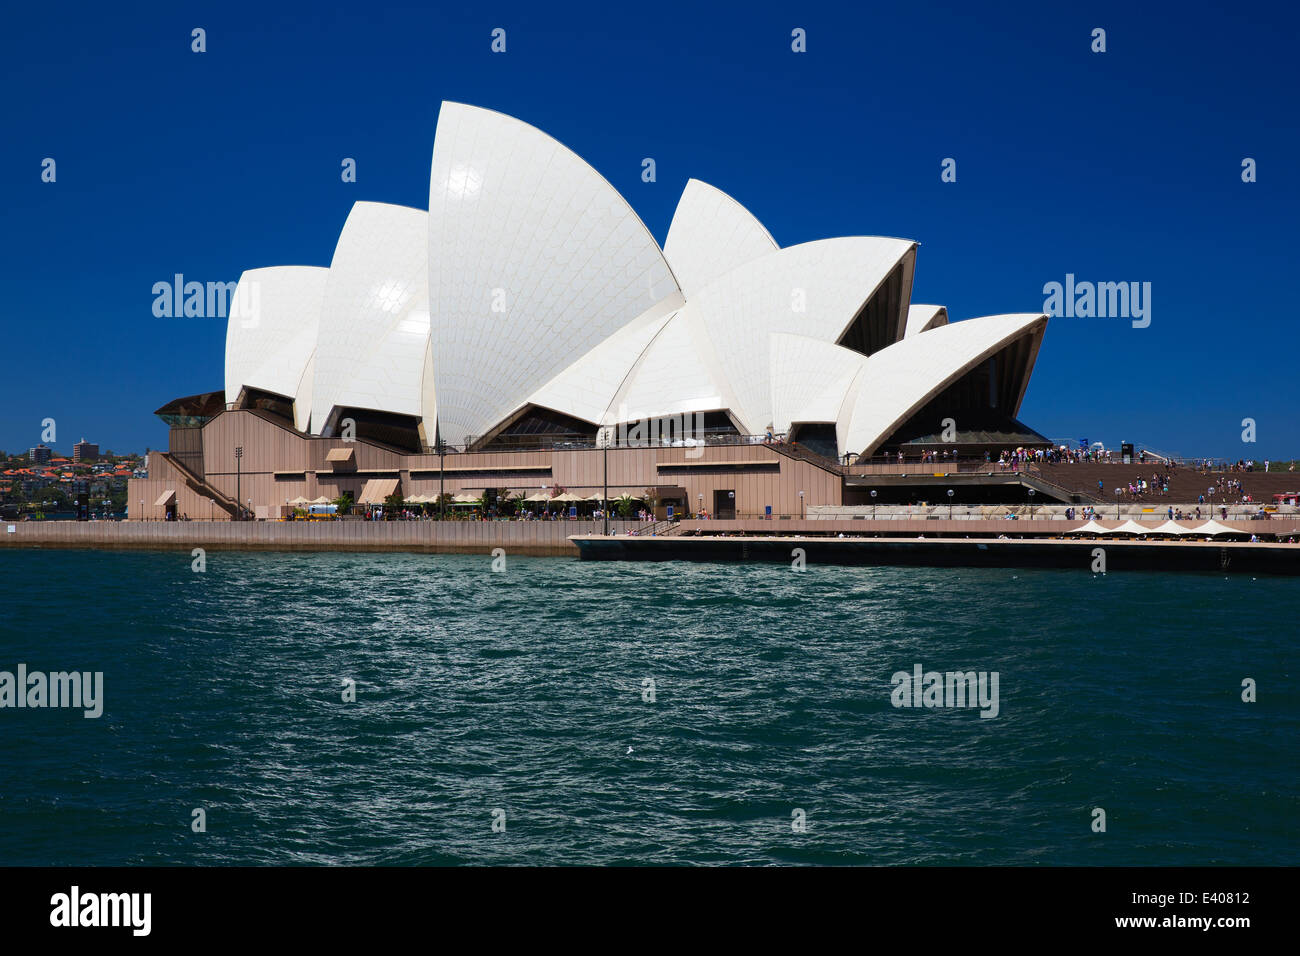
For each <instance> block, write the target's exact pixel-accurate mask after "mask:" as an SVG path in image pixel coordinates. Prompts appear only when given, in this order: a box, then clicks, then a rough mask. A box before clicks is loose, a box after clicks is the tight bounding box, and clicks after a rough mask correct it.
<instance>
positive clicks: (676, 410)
mask: <svg viewBox="0 0 1300 956" xmlns="http://www.w3.org/2000/svg"><path fill="white" fill-rule="evenodd" d="M734 407H735V398H734V396H733V394H732V392H731V390H730V388H729V387H728V385H727V381H726V378H725V377H724V376H723V375H722V373H721V370H720V368H719V365H718V360H717V356H716V355H715V354H714V352H713V347H712V344H711V343H710V342H709V338H708V335H707V333H705V331H704V329H703V327H702V326H701V324H700V322H699V321H698V319H697V318H696V316H695V314H694V313H693V311H692V309H691V306H690V304H689V303H687V305H686V306H684V307H683V308H681V309H679V310H678V311H677V312H675V313H673V315H672V317H671V318H670V319H669V320H668V322H667V323H665V325H664V327H663V328H662V329H660V330H659V332H658V334H656V335H655V337H654V339H653V340H651V342H650V344H649V345H647V346H646V348H645V351H643V352H642V353H641V355H640V357H639V358H638V359H637V360H636V363H635V364H634V365H633V366H632V370H631V371H630V372H629V373H628V376H627V378H626V380H625V381H624V383H623V385H622V387H620V388H619V390H618V394H617V395H616V396H615V397H614V401H613V402H612V403H611V405H610V409H609V412H608V413H607V414H606V417H605V420H604V421H603V422H601V424H602V425H615V424H618V423H620V422H635V421H642V420H644V419H649V418H664V417H667V416H670V415H680V414H683V413H685V412H707V411H712V410H714V409H725V408H734Z"/></svg>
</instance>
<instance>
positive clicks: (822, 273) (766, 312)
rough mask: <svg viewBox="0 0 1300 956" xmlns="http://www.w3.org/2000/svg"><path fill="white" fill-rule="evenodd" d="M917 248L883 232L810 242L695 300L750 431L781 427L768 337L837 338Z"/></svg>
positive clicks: (735, 274)
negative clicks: (777, 420) (774, 417)
mask: <svg viewBox="0 0 1300 956" xmlns="http://www.w3.org/2000/svg"><path fill="white" fill-rule="evenodd" d="M915 249H916V243H914V242H911V241H908V240H905V239H882V238H879V237H875V236H853V237H848V238H843V239H820V240H817V241H816V242H805V243H802V244H800V245H797V246H788V247H786V248H785V249H780V250H778V251H776V252H773V253H771V254H770V255H766V256H764V257H762V258H761V259H757V260H754V261H753V262H748V263H746V264H745V265H742V266H740V267H738V268H735V269H732V270H731V271H729V272H727V273H726V274H725V275H723V276H722V277H721V278H719V279H718V280H717V281H715V282H713V283H711V284H710V285H709V286H707V287H706V288H705V289H703V290H702V291H701V292H699V293H698V294H697V295H695V296H694V297H692V298H691V299H690V300H689V302H688V308H690V309H692V310H693V311H695V312H696V313H697V314H698V316H699V318H700V321H701V322H702V323H703V325H704V328H705V330H706V331H707V333H708V336H709V339H710V340H711V341H712V343H713V349H714V352H715V353H716V355H717V358H718V362H719V366H718V367H719V370H720V372H721V374H722V375H724V376H725V378H726V380H727V381H728V382H730V384H731V387H732V389H733V390H734V392H735V394H736V397H737V399H738V401H739V406H738V407H735V408H733V409H732V413H733V415H734V416H736V417H737V418H739V419H740V421H741V422H742V423H743V425H744V430H745V431H746V432H748V433H749V434H759V433H760V432H761V431H762V429H764V428H766V427H767V426H768V425H769V424H773V421H772V390H771V387H770V383H769V381H768V376H769V370H770V362H769V361H768V347H769V344H768V336H769V335H771V334H772V333H773V332H786V333H790V334H793V335H804V336H808V337H810V338H816V339H821V340H822V341H824V342H831V343H834V342H836V341H837V340H838V339H839V338H840V337H841V336H842V335H843V334H844V333H845V332H846V331H847V330H848V328H849V326H850V325H851V324H852V322H853V319H854V317H855V316H856V315H857V314H858V312H859V311H860V310H861V308H862V306H863V305H864V304H865V303H866V302H867V301H868V300H869V299H870V298H871V296H872V294H873V293H874V292H875V291H876V289H877V288H878V287H879V285H880V284H881V283H882V282H883V281H884V280H885V279H886V278H887V277H888V275H889V273H890V272H891V271H892V270H893V268H894V266H896V265H897V264H898V263H899V262H901V261H903V260H904V259H906V258H907V257H909V256H912V255H914V253H915ZM800 306H802V311H798V309H799V308H800Z"/></svg>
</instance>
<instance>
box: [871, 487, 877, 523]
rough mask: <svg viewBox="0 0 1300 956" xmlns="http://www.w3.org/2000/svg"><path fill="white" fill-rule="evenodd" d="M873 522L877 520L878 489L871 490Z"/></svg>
mask: <svg viewBox="0 0 1300 956" xmlns="http://www.w3.org/2000/svg"><path fill="white" fill-rule="evenodd" d="M871 520H872V521H875V520H876V489H875V488H872V489H871Z"/></svg>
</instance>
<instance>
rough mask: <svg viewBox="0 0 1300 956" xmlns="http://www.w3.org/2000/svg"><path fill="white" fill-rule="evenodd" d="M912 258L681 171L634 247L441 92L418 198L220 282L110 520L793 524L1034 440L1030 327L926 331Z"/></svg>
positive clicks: (1035, 321) (631, 216)
mask: <svg viewBox="0 0 1300 956" xmlns="http://www.w3.org/2000/svg"><path fill="white" fill-rule="evenodd" d="M916 255H917V243H916V242H914V241H911V240H907V239H892V238H880V237H875V236H854V237H847V238H833V239H822V240H818V241H814V242H806V243H802V244H799V245H793V246H787V247H785V248H782V247H781V246H779V245H778V244H777V242H776V240H774V239H773V237H772V236H771V234H770V233H768V231H767V230H766V229H765V228H764V227H763V225H762V224H761V223H760V222H759V221H758V220H757V219H756V218H755V217H754V216H753V215H752V214H750V212H749V211H748V210H746V209H745V208H744V207H743V206H741V205H740V204H739V203H737V202H736V201H735V200H734V199H732V198H731V197H730V196H728V195H727V194H726V193H724V192H722V191H720V190H718V189H716V188H714V187H713V186H710V185H707V184H705V183H702V182H699V181H697V180H691V181H690V182H688V183H687V185H686V188H685V191H684V192H683V193H682V196H681V199H680V201H679V202H678V205H677V209H676V212H675V214H674V216H673V219H672V223H671V226H670V228H669V231H668V234H667V239H666V241H665V243H664V245H663V248H660V246H659V244H658V243H657V242H656V241H655V239H654V237H653V236H652V235H651V234H650V232H649V230H648V229H647V228H646V226H645V225H644V224H643V223H642V222H641V220H640V219H639V218H638V216H637V214H636V213H635V212H634V211H633V210H632V208H631V207H630V206H629V205H628V203H627V201H626V200H625V199H624V198H623V197H622V196H621V195H620V194H619V193H618V192H617V191H616V190H615V189H614V188H613V187H612V186H611V185H610V184H609V183H608V182H606V181H605V179H604V178H603V177H602V176H601V175H600V174H599V173H598V172H596V171H595V170H594V169H593V168H592V167H590V166H589V165H587V163H585V162H584V161H583V160H582V159H581V158H580V157H578V156H577V155H576V154H575V153H573V152H572V151H570V150H569V149H567V148H566V147H565V146H563V145H562V144H560V143H559V142H557V141H556V140H554V139H552V138H551V137H549V136H547V135H546V134H545V133H543V132H541V131H539V130H537V129H535V128H533V127H531V126H529V125H527V124H525V123H523V122H521V121H519V120H517V119H513V118H511V117H509V116H505V115H503V114H501V113H497V112H493V111H491V110H486V109H480V108H476V107H472V106H466V105H462V104H459V103H443V104H442V107H441V113H440V116H439V119H438V126H437V131H436V136H435V142H434V148H433V159H432V168H431V173H430V178H429V207H428V209H427V210H423V209H412V208H407V207H403V206H394V205H386V204H381V203H372V202H358V203H356V204H355V205H354V206H353V207H352V210H351V212H350V214H349V215H348V217H347V221H346V222H345V223H344V225H343V229H342V233H341V234H340V236H339V238H338V243H337V245H336V247H335V249H334V254H333V258H332V260H331V261H330V262H329V264H328V265H327V266H326V265H297V266H270V267H266V268H257V269H250V270H248V271H246V272H244V273H243V275H242V276H241V277H240V280H239V284H238V287H237V289H236V291H235V294H234V297H233V303H232V306H231V308H230V310H229V314H228V331H227V336H226V350H225V387H224V390H222V391H212V392H208V393H204V394H199V395H194V396H190V397H187V398H181V399H176V400H174V401H172V402H169V403H168V404H167V405H164V406H163V407H162V408H160V409H159V410H158V414H159V415H160V416H161V417H162V418H163V419H164V421H166V422H167V423H168V424H169V425H170V427H171V432H170V447H169V450H168V451H167V452H166V453H165V454H158V453H155V454H154V455H153V456H151V460H150V469H149V478H148V479H141V480H140V481H137V482H133V487H132V494H131V502H130V508H131V512H132V517H145V518H160V517H164V516H167V515H170V514H186V515H189V516H190V517H193V518H199V517H203V518H206V517H208V516H209V515H210V514H212V513H213V512H214V511H215V514H216V516H222V515H223V514H224V515H235V514H238V513H240V512H241V511H242V510H243V509H245V508H246V509H249V511H250V512H251V514H253V515H257V516H261V517H268V516H273V515H278V514H279V511H278V509H279V507H280V506H282V505H284V504H285V503H287V502H291V501H301V500H314V499H319V498H320V497H325V498H331V499H332V498H335V497H338V496H339V495H342V494H343V493H344V492H351V493H352V495H353V498H354V499H355V500H357V501H359V502H378V501H382V500H383V499H384V498H386V497H388V496H390V495H392V494H394V493H397V494H402V495H403V496H405V497H408V498H410V497H417V496H433V495H438V494H440V493H444V492H445V493H446V494H450V495H454V494H469V495H476V494H480V493H482V492H483V491H484V490H485V489H489V488H491V489H500V488H508V489H511V491H512V492H513V493H516V494H529V495H531V494H536V493H543V494H545V493H546V490H547V489H555V488H563V489H564V490H565V492H566V493H572V495H573V496H574V497H583V498H589V497H591V496H593V495H596V494H599V493H603V490H604V489H605V487H606V486H608V489H609V495H610V497H617V496H619V495H622V494H625V493H626V494H633V495H637V496H644V495H645V493H646V492H647V490H650V491H652V492H653V495H652V496H653V497H654V498H655V499H656V500H657V501H658V502H659V503H660V504H661V505H663V504H668V505H675V506H676V507H677V508H679V509H682V510H686V511H695V510H697V509H701V510H706V511H709V512H711V513H714V514H715V515H725V514H726V513H727V512H731V513H735V514H764V513H767V512H768V509H770V513H774V514H798V513H799V512H800V510H801V509H802V508H804V507H806V506H807V505H813V504H841V503H851V502H853V501H855V500H857V499H858V498H860V497H861V495H862V494H864V492H863V491H862V489H861V488H859V487H857V485H860V484H861V483H860V482H858V483H857V484H855V482H854V480H853V478H852V474H851V472H852V471H853V469H852V468H848V467H845V466H846V465H853V464H854V463H869V462H871V461H873V460H882V458H883V456H889V457H890V459H891V460H892V459H893V458H895V457H896V456H897V454H898V452H899V451H900V450H901V451H904V453H905V455H906V457H907V458H910V459H916V458H917V456H918V455H919V452H920V450H922V449H925V448H939V447H943V448H953V449H957V448H960V449H962V450H963V453H964V454H970V453H972V452H977V451H979V450H981V449H982V450H991V451H992V452H993V457H994V458H995V459H996V457H997V453H998V451H1000V450H1001V449H1003V448H1007V447H1016V446H1019V445H1030V444H1040V443H1043V442H1044V441H1045V440H1044V439H1043V438H1042V436H1041V435H1038V434H1037V433H1035V432H1034V431H1033V430H1032V429H1029V428H1028V427H1027V426H1025V425H1023V424H1022V423H1021V422H1020V421H1019V420H1018V419H1017V415H1018V412H1019V408H1020V404H1021V400H1022V398H1023V396H1024V393H1025V388H1026V384H1027V382H1028V379H1029V375H1030V371H1031V370H1032V368H1033V365H1034V360H1035V357H1036V355H1037V352H1038V347H1039V344H1040V342H1041V340H1042V336H1043V332H1044V329H1045V327H1046V324H1047V316H1046V315H1044V314H1041V313H1022V314H1009V315H994V316H987V317H983V318H971V319H965V320H963V321H958V322H950V321H949V317H948V313H947V310H946V309H945V308H944V307H942V306H937V305H917V304H913V303H912V301H911V298H912V280H913V274H914V271H915V268H916ZM236 449H239V454H238V456H237V454H236ZM858 471H859V472H860V471H861V469H858Z"/></svg>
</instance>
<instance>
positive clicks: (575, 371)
mask: <svg viewBox="0 0 1300 956" xmlns="http://www.w3.org/2000/svg"><path fill="white" fill-rule="evenodd" d="M681 305H682V297H681V296H680V295H678V294H676V293H674V294H673V295H671V296H669V297H668V298H667V299H665V300H664V301H662V302H660V303H657V304H656V305H655V306H653V307H652V308H650V309H648V310H647V311H645V312H643V313H641V315H639V316H637V317H636V318H635V319H633V320H632V321H631V322H629V323H628V324H627V325H625V326H623V328H621V329H619V330H618V331H617V332H615V333H614V334H613V335H611V336H610V337H609V338H607V339H605V340H604V341H602V342H600V343H599V344H598V345H596V347H595V348H593V349H592V350H591V351H589V352H588V353H587V354H586V355H584V356H582V358H580V359H578V360H577V361H576V362H574V363H573V364H572V365H570V366H569V367H568V368H566V369H565V370H564V371H563V372H561V373H560V374H559V375H557V376H555V378H553V379H551V380H550V381H549V382H547V383H546V384H545V385H543V386H542V387H541V388H540V389H538V390H537V391H536V392H534V393H533V394H532V395H531V396H530V397H529V399H528V402H529V403H530V404H533V405H540V406H542V407H544V408H551V409H554V410H555V411H557V412H563V413H564V414H566V415H572V416H573V417H574V418H579V419H582V420H583V421H587V422H591V423H593V424H599V423H601V422H603V421H604V420H605V415H606V413H607V412H609V411H610V410H611V406H612V405H613V402H614V398H615V396H616V395H617V394H618V391H619V389H620V388H621V387H622V385H623V383H624V382H625V381H626V380H627V379H628V376H629V375H630V374H631V370H632V368H633V366H634V365H635V364H636V359H637V358H638V357H639V356H640V355H641V353H642V352H644V351H645V350H646V347H647V346H648V345H649V344H650V342H651V341H652V340H653V339H654V337H655V336H656V335H657V334H658V333H659V330H660V329H662V328H663V327H664V325H665V324H666V323H667V322H668V320H669V319H671V318H672V317H673V315H674V314H676V311H677V309H678V308H680V307H681Z"/></svg>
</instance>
